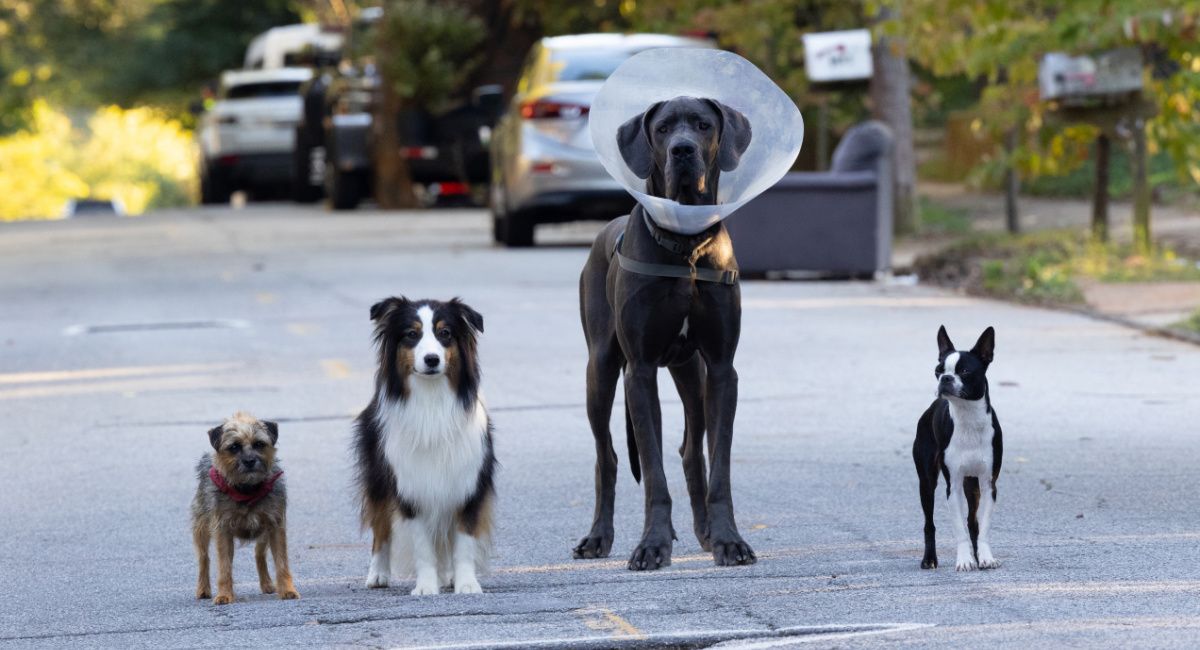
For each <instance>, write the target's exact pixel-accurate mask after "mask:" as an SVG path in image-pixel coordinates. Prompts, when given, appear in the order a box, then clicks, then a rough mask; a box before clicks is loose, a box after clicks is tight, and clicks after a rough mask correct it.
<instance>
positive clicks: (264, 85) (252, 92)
mask: <svg viewBox="0 0 1200 650" xmlns="http://www.w3.org/2000/svg"><path fill="white" fill-rule="evenodd" d="M299 92H300V82H299V81H265V82H261V83H251V84H240V85H237V86H232V87H230V88H229V89H228V90H226V91H225V99H253V98H258V97H287V96H289V95H296V94H298V93H299Z"/></svg>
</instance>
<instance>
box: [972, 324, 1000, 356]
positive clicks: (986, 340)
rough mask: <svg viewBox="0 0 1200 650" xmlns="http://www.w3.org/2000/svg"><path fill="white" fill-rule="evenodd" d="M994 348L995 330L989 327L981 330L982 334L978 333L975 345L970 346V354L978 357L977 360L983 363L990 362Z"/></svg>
mask: <svg viewBox="0 0 1200 650" xmlns="http://www.w3.org/2000/svg"><path fill="white" fill-rule="evenodd" d="M995 349H996V330H995V329H992V328H991V327H989V328H987V329H985V330H983V334H980V335H979V340H978V341H976V342H975V347H973V348H971V354H973V355H975V356H977V357H979V360H980V361H982V362H984V363H991V362H992V355H993V353H994V351H995Z"/></svg>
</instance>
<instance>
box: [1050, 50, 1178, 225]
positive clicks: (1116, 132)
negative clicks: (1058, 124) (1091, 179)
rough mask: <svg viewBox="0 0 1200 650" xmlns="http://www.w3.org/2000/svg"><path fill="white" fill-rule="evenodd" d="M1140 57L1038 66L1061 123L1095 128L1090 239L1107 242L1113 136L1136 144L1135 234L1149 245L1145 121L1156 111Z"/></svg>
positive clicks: (1113, 53)
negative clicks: (1145, 87) (1147, 93)
mask: <svg viewBox="0 0 1200 650" xmlns="http://www.w3.org/2000/svg"><path fill="white" fill-rule="evenodd" d="M1143 85H1144V84H1143V79H1142V54H1141V51H1140V50H1138V49H1137V48H1132V47H1130V48H1121V49H1116V50H1109V51H1107V52H1101V53H1099V54H1096V55H1094V56H1074V57H1073V56H1069V55H1067V54H1064V53H1061V52H1052V53H1050V54H1047V55H1046V56H1045V57H1043V58H1042V61H1041V64H1040V65H1039V66H1038V88H1039V90H1040V92H1041V99H1042V101H1044V102H1047V103H1048V104H1049V108H1050V110H1051V111H1052V114H1053V115H1055V116H1056V118H1057V119H1059V120H1061V121H1063V122H1071V123H1085V124H1092V125H1094V126H1096V127H1097V128H1098V129H1100V135H1099V136H1097V138H1096V177H1095V186H1094V188H1093V197H1092V235H1093V237H1095V238H1096V239H1097V240H1098V241H1107V240H1108V201H1109V196H1108V164H1109V149H1110V146H1111V141H1112V139H1114V138H1119V137H1123V136H1125V135H1126V134H1128V135H1129V136H1130V138H1131V139H1132V141H1133V172H1134V173H1133V180H1134V188H1133V192H1134V236H1135V241H1136V243H1137V244H1138V246H1143V247H1147V246H1149V243H1150V187H1149V184H1148V182H1147V179H1146V120H1147V119H1149V118H1151V117H1153V116H1154V114H1155V111H1156V109H1155V107H1154V105H1153V104H1151V103H1150V102H1148V101H1147V100H1146V99H1145V98H1144V97H1143V96H1142V89H1143Z"/></svg>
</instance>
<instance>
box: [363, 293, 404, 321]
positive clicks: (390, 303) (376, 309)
mask: <svg viewBox="0 0 1200 650" xmlns="http://www.w3.org/2000/svg"><path fill="white" fill-rule="evenodd" d="M407 302H408V298H405V297H403V296H401V297H399V298H397V297H395V296H392V297H391V298H384V299H383V300H380V301H379V302H377V303H375V304H374V305H371V320H373V321H379V320H380V319H382V318H383V317H384V316H387V315H388V314H390V313H391V312H393V311H395V310H396V308H397V307H400V306H401V305H404V304H406V303H407Z"/></svg>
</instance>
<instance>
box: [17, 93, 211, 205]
mask: <svg viewBox="0 0 1200 650" xmlns="http://www.w3.org/2000/svg"><path fill="white" fill-rule="evenodd" d="M30 116H31V117H30V123H29V126H28V128H27V129H25V130H22V131H18V132H17V133H15V134H13V135H10V136H9V137H7V138H4V139H3V140H0V221H7V220H14V219H27V218H35V219H44V218H53V217H55V216H57V215H58V214H59V212H60V211H61V210H62V207H63V205H64V204H65V203H66V201H67V200H68V199H71V198H89V197H90V198H100V199H119V200H120V201H121V202H122V203H124V205H125V209H126V210H127V211H128V212H129V213H130V214H139V213H141V212H143V211H145V210H147V209H150V208H160V207H168V206H176V205H186V204H187V203H189V202H190V201H191V196H192V194H193V192H194V186H195V180H196V179H195V163H194V160H193V156H194V148H193V144H192V138H191V136H190V134H188V133H187V132H186V131H184V130H183V128H182V127H181V126H180V124H179V123H178V122H176V121H174V120H171V119H168V118H165V117H164V116H163V115H162V113H161V112H159V111H155V110H152V109H148V108H136V109H131V110H122V109H120V108H118V107H116V106H108V107H104V108H101V109H99V110H97V111H96V112H95V113H94V114H92V116H91V117H90V118H89V119H88V120H87V125H86V128H76V127H74V126H72V124H71V121H70V120H69V119H68V118H67V116H66V115H65V114H64V113H62V112H61V111H58V110H55V109H53V108H52V107H50V106H49V105H48V104H47V103H46V102H44V101H37V102H35V103H34V104H33V106H32V107H31V109H30Z"/></svg>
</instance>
